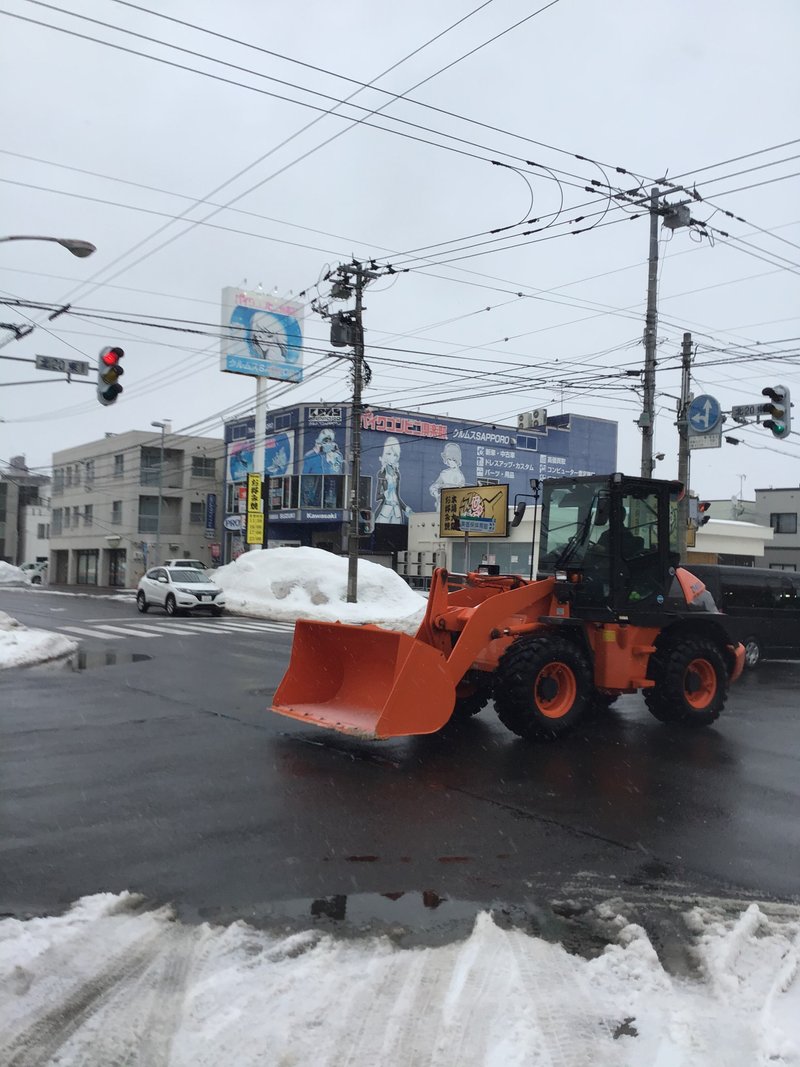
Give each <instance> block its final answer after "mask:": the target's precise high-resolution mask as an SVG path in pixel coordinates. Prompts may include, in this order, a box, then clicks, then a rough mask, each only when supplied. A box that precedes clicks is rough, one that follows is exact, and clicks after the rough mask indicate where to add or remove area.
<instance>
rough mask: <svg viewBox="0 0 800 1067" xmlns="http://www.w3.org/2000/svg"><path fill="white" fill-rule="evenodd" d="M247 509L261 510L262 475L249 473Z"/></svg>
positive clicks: (249, 510) (251, 510) (252, 510)
mask: <svg viewBox="0 0 800 1067" xmlns="http://www.w3.org/2000/svg"><path fill="white" fill-rule="evenodd" d="M247 510H248V512H254V511H261V475H260V474H248V475H247Z"/></svg>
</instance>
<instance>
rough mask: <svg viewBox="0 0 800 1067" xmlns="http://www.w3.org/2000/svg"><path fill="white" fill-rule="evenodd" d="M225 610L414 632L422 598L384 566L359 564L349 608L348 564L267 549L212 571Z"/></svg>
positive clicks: (326, 555)
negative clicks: (355, 590)
mask: <svg viewBox="0 0 800 1067" xmlns="http://www.w3.org/2000/svg"><path fill="white" fill-rule="evenodd" d="M212 580H213V581H214V582H216V583H217V585H220V586H222V588H223V589H224V590H225V597H226V600H227V604H228V607H229V608H230V609H232V610H233V611H242V612H246V613H247V614H248V615H259V616H263V617H266V618H268V619H284V620H287V621H294V620H295V619H321V620H322V621H324V622H336V621H341V622H349V623H365V622H373V623H376V624H377V625H378V626H386V627H388V628H390V629H395V630H405V631H406V632H408V633H413V632H414V631H415V630H416V628H417V627H418V626H419V623H420V621H421V619H422V615H423V613H424V611H425V598H424V597H421V596H420V595H419V593H415V592H414V590H413V589H410V588H409V587H408V585H406V583H405V582H404V581H403V579H402V578H400V577H398V575H397V574H395V572H394V571H391V570H389V569H388V568H387V567H381V566H380V564H378V563H372V562H370V561H369V560H363V559H362V560H359V563H358V603H357V604H348V603H347V559H346V558H345V557H344V556H335V555H333V553H332V552H324V551H323V550H322V549H319V548H270V549H267V550H266V551H264V550H262V551H261V552H245V553H244V554H243V555H241V556H239V558H238V559H237V560H234V562H233V563H229V564H228V565H227V566H225V567H220V568H219V569H218V570H215V571H214V572H213V575H212Z"/></svg>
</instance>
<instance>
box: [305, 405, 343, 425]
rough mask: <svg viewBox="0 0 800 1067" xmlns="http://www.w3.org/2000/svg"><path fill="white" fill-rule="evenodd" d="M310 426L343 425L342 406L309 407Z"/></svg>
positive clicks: (308, 420)
mask: <svg viewBox="0 0 800 1067" xmlns="http://www.w3.org/2000/svg"><path fill="white" fill-rule="evenodd" d="M307 422H308V425H309V426H341V425H342V409H341V408H340V407H315V408H309V409H308V419H307Z"/></svg>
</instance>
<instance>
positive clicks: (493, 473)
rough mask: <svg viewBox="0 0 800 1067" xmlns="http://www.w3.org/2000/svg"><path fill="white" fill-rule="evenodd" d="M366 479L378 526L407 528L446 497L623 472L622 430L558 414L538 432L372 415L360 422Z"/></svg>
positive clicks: (422, 417)
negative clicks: (416, 514)
mask: <svg viewBox="0 0 800 1067" xmlns="http://www.w3.org/2000/svg"><path fill="white" fill-rule="evenodd" d="M361 448H362V452H361V473H362V476H364V477H368V478H370V479H371V501H370V502H371V505H372V511H373V522H374V524H375V525H381V524H387V525H398V524H407V523H408V519H409V516H410V515H412V514H413V513H414V512H416V511H439V510H440V507H441V495H442V492H443V491H449V490H458V489H462V488H463V487H465V486H481V485H494V484H507V485H508V486H509V494H510V502H511V503H513V500H514V494H515V493H529V492H530V484H529V483H530V479H531V478H547V477H550V478H555V477H562V476H566V475H571V476H577V475H581V474H610V473H611V472H612V471H614V470H616V469H617V466H616V464H617V425H616V423H614V422H611V421H610V420H607V419H595V418H584V417H583V416H580V415H570V416H557V417H556V418H555V419H551V420H548V424H547V426H545V427H542V428H537V429H536V431H528V432H526V431H523V430H518V429H516V428H513V427H510V426H492V425H489V424H487V423H469V422H462V421H458V420H455V419H450V418H439V417H437V416H432V415H412V414H409V413H407V412H398V411H388V410H387V411H381V410H368V411H365V412H364V413H363V414H362V416H361Z"/></svg>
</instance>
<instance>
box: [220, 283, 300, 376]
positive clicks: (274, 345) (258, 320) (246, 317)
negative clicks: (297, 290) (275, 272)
mask: <svg viewBox="0 0 800 1067" xmlns="http://www.w3.org/2000/svg"><path fill="white" fill-rule="evenodd" d="M302 315H303V306H302V304H294V303H292V302H291V301H286V300H280V299H277V298H276V297H273V296H269V295H268V294H267V293H258V292H247V291H246V290H244V289H237V288H235V287H233V286H228V287H227V288H226V289H223V290H222V352H221V357H220V368H221V369H222V370H224V371H228V372H229V373H231V374H249V375H252V376H253V377H255V378H275V379H277V380H278V381H281V382H302V380H303V333H302V328H301V325H300V320H301V318H302Z"/></svg>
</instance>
